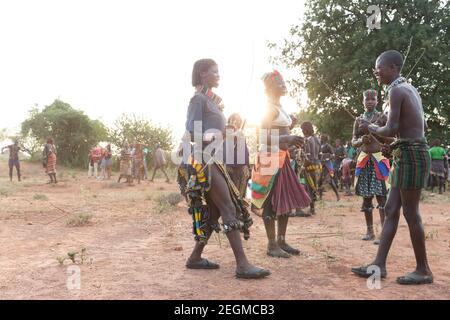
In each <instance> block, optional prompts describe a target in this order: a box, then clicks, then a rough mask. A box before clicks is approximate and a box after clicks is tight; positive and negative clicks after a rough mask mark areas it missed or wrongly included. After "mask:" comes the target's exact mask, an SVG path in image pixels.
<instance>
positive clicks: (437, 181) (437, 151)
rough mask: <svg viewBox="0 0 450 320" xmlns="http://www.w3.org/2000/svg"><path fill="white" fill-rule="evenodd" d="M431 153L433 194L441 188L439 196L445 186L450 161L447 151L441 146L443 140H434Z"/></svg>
mask: <svg viewBox="0 0 450 320" xmlns="http://www.w3.org/2000/svg"><path fill="white" fill-rule="evenodd" d="M429 152H430V156H431V171H430V176H431V192H433V191H434V188H435V187H436V186H439V194H442V190H443V188H444V184H445V174H446V170H448V161H447V157H446V152H445V149H444V148H442V146H441V140H439V139H435V140H433V142H432V143H431V148H430V151H429Z"/></svg>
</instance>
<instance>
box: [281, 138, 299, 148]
mask: <svg viewBox="0 0 450 320" xmlns="http://www.w3.org/2000/svg"><path fill="white" fill-rule="evenodd" d="M280 143H285V144H287V145H288V146H289V147H291V146H296V147H301V146H302V145H303V143H304V139H303V138H302V137H300V136H281V137H280Z"/></svg>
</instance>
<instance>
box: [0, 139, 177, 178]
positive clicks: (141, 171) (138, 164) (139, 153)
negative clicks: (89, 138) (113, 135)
mask: <svg viewBox="0 0 450 320" xmlns="http://www.w3.org/2000/svg"><path fill="white" fill-rule="evenodd" d="M6 149H8V150H9V159H8V167H9V179H10V181H13V173H14V168H15V169H16V172H17V179H18V181H19V182H20V181H21V180H22V172H21V167H20V159H19V157H20V152H27V153H29V154H30V155H31V152H30V151H29V150H28V149H26V148H24V147H23V146H21V145H20V144H19V141H18V140H15V141H14V143H13V144H10V145H7V146H5V147H3V148H2V149H1V153H2V154H3V153H4V151H5V150H6ZM149 156H150V149H149V148H148V147H146V146H144V145H142V144H140V143H135V144H134V145H133V146H132V147H130V145H129V144H128V142H125V143H124V145H123V147H122V149H121V151H120V157H119V162H120V175H119V180H118V181H119V182H120V180H121V179H122V178H125V179H126V180H127V182H128V183H130V184H131V183H132V182H133V180H134V179H137V180H138V183H140V181H141V180H144V179H145V180H146V179H148V163H149ZM56 162H57V150H56V145H55V143H54V140H53V138H48V139H47V140H46V143H45V144H44V146H43V151H42V165H43V168H44V171H45V174H46V175H48V177H49V179H50V180H49V181H48V183H49V184H50V183H55V184H56V183H58V180H57V177H56ZM153 165H154V171H153V176H152V178H151V180H150V181H151V182H153V180H154V178H155V175H156V172H157V171H158V170H160V171H162V172H163V174H164V175H165V177H166V182H168V183H169V182H170V179H169V176H168V175H167V172H166V170H165V167H166V165H167V161H166V158H165V155H164V151H163V150H162V149H161V146H160V144H159V143H158V144H156V146H155V151H154V152H153ZM112 169H113V152H112V149H111V144H107V145H106V147H104V148H102V147H100V146H94V147H93V148H92V149H91V150H90V151H89V154H88V178H92V177H93V178H97V179H104V180H109V179H111V176H112Z"/></svg>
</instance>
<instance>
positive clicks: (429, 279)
mask: <svg viewBox="0 0 450 320" xmlns="http://www.w3.org/2000/svg"><path fill="white" fill-rule="evenodd" d="M397 283H398V284H404V285H410V284H416V285H417V284H430V283H433V276H432V275H431V276H429V275H421V274H419V273H417V272H411V273H408V274H407V275H405V276H403V277H398V278H397Z"/></svg>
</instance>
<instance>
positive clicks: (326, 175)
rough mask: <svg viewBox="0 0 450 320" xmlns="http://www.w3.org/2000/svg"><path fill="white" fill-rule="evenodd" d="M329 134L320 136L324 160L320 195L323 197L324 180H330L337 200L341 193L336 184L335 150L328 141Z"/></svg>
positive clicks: (322, 159)
mask: <svg viewBox="0 0 450 320" xmlns="http://www.w3.org/2000/svg"><path fill="white" fill-rule="evenodd" d="M328 139H329V137H328V135H327V134H322V135H321V136H320V144H321V145H320V154H319V157H320V160H321V162H322V174H321V176H320V180H319V197H320V199H322V194H323V190H324V189H323V184H324V182H328V184H329V185H330V186H331V189H333V191H334V194H335V195H336V200H337V201H339V200H340V198H339V193H338V188H337V185H336V180H335V178H334V176H335V173H336V172H335V168H334V164H333V161H332V158H333V155H334V150H333V147H332V146H331V144H329V143H328Z"/></svg>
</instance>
